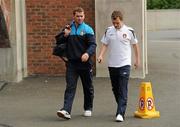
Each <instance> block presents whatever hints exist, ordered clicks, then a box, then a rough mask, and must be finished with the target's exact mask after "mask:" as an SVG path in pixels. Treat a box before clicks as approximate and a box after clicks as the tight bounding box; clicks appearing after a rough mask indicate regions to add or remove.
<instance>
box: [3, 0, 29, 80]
mask: <svg viewBox="0 0 180 127" xmlns="http://www.w3.org/2000/svg"><path fill="white" fill-rule="evenodd" d="M11 8H12V11H11V14H10V19H11V20H10V28H11V29H10V32H9V34H10V48H0V58H1V59H0V80H3V81H9V82H19V81H21V80H22V79H23V77H26V76H27V50H26V20H25V18H26V16H25V0H11Z"/></svg>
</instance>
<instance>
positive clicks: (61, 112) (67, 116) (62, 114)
mask: <svg viewBox="0 0 180 127" xmlns="http://www.w3.org/2000/svg"><path fill="white" fill-rule="evenodd" d="M57 115H58V116H59V117H61V118H64V119H67V120H68V119H71V115H70V114H69V113H68V112H67V111H66V110H58V111H57Z"/></svg>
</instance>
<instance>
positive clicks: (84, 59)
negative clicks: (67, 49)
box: [81, 53, 89, 62]
mask: <svg viewBox="0 0 180 127" xmlns="http://www.w3.org/2000/svg"><path fill="white" fill-rule="evenodd" d="M88 59H89V54H88V53H84V54H83V55H82V56H81V60H82V62H86V61H87V60H88Z"/></svg>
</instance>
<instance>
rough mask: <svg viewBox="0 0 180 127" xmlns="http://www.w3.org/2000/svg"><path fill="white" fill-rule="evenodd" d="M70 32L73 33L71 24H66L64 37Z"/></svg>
mask: <svg viewBox="0 0 180 127" xmlns="http://www.w3.org/2000/svg"><path fill="white" fill-rule="evenodd" d="M70 33H71V27H70V25H66V26H65V29H64V37H67V36H69V34H70Z"/></svg>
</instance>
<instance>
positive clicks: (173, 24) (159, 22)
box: [147, 9, 180, 31]
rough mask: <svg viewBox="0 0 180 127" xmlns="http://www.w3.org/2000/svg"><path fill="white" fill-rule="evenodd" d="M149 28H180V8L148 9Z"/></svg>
mask: <svg viewBox="0 0 180 127" xmlns="http://www.w3.org/2000/svg"><path fill="white" fill-rule="evenodd" d="M147 28H148V30H151V31H153V30H167V29H180V9H166V10H148V11H147Z"/></svg>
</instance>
